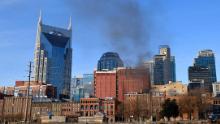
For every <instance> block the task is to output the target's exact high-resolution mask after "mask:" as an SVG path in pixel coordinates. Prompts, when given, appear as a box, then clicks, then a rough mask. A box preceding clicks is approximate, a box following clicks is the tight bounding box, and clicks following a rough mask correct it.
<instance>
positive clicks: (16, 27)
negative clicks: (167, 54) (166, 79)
mask: <svg viewBox="0 0 220 124" xmlns="http://www.w3.org/2000/svg"><path fill="white" fill-rule="evenodd" d="M50 2H51V1H50ZM50 2H43V1H40V2H33V3H31V2H26V3H25V2H24V0H21V2H19V1H16V0H14V2H7V1H6V0H5V1H3V2H1V3H0V14H1V15H2V16H3V17H2V20H0V24H1V25H2V26H1V27H2V28H1V29H0V38H1V45H0V56H1V60H3V61H1V62H0V73H1V77H0V85H1V86H2V85H3V86H4V85H5V86H9V85H13V84H14V82H15V80H26V79H27V78H26V77H25V76H26V75H27V74H26V70H27V66H26V65H27V64H28V61H29V60H33V58H34V54H33V52H34V45H35V36H36V24H37V20H38V16H39V11H40V9H42V16H43V20H45V21H46V23H47V24H51V25H55V26H58V27H67V25H65V26H64V25H63V24H67V22H68V20H69V16H70V15H72V18H73V22H72V25H73V33H72V35H73V40H72V44H73V45H72V47H73V62H72V63H73V67H72V70H73V74H72V77H73V75H76V74H83V73H92V72H93V70H94V68H95V67H96V65H97V61H98V59H99V58H100V56H101V55H102V54H103V53H104V52H107V51H114V50H113V49H112V48H106V47H103V46H105V45H106V43H103V42H101V41H102V40H106V39H105V37H103V36H101V34H100V30H99V28H98V29H95V28H96V26H95V25H97V23H95V25H94V26H92V25H91V24H89V23H88V22H86V21H82V18H80V16H79V15H77V14H74V13H73V12H72V9H70V8H69V7H68V5H67V3H65V2H62V1H56V2H54V3H53V4H51V5H49V4H50ZM140 3H143V5H144V4H146V2H144V1H141V0H140ZM186 3H192V5H189V4H181V2H179V3H177V2H175V1H172V0H170V1H169V2H167V3H164V2H162V1H161V2H160V4H159V5H162V8H163V9H164V11H162V14H159V15H158V14H157V15H156V16H160V15H162V16H161V17H159V18H160V19H161V18H162V19H165V22H163V23H165V24H164V25H165V26H164V25H163V26H161V27H162V30H161V31H163V30H165V33H162V35H161V38H155V40H154V41H156V43H155V44H154V43H153V45H152V44H151V45H150V46H151V47H150V49H151V50H152V52H153V53H152V55H155V54H156V53H157V52H158V47H159V45H163V44H168V45H169V46H170V48H171V49H172V55H174V56H175V57H176V75H177V80H181V81H183V82H184V83H188V76H187V68H188V66H190V65H192V63H193V59H194V58H195V57H196V56H197V53H198V51H201V50H203V49H212V50H213V51H214V53H215V54H216V55H215V57H216V71H217V77H218V74H219V67H220V66H219V65H220V56H219V55H218V53H220V50H218V45H216V44H218V40H220V38H219V37H218V29H219V26H220V17H219V16H216V15H217V14H218V12H219V11H220V10H219V9H218V6H217V5H218V4H217V3H218V2H217V1H214V2H213V3H211V2H210V3H209V2H201V3H199V4H200V5H198V1H197V2H189V1H187V2H186ZM34 4H36V5H37V6H36V7H33V6H34ZM44 4H45V5H44ZM196 5H197V6H196ZM207 5H209V7H207ZM58 6H60V7H59V11H54V10H55V9H54V8H57V7H58ZM180 6H182V7H183V8H186V7H188V10H187V9H183V8H181V7H180ZM195 6H196V7H195ZM198 6H200V7H198ZM14 7H15V8H14ZM157 7H158V6H157ZM178 7H180V8H178ZM13 9H14V10H13ZM27 10H28V11H27ZM189 11H191V13H189ZM6 12H8V13H7V14H5V13H6ZM163 16H165V17H163ZM61 18H62V19H61ZM14 20H16V23H14ZM81 21H82V22H81ZM157 21H158V20H157ZM159 22H161V20H160V21H159ZM181 24H182V25H181ZM98 27H100V26H98ZM88 29H89V30H94V29H95V31H94V32H91V31H88ZM166 30H168V31H166ZM89 33H91V34H89ZM157 41H158V42H157ZM163 41H168V42H163ZM91 43H92V44H91ZM194 44H195V45H194ZM91 47H92V48H91ZM114 52H115V51H114ZM116 52H117V51H116ZM88 55H89V56H88ZM119 55H120V53H119ZM120 56H121V55H120ZM121 58H122V59H123V57H121ZM183 58H184V60H183ZM85 60H86V61H85ZM87 60H89V62H90V63H89V64H88V63H87Z"/></svg>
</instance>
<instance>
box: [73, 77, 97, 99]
mask: <svg viewBox="0 0 220 124" xmlns="http://www.w3.org/2000/svg"><path fill="white" fill-rule="evenodd" d="M93 78H94V76H93V74H83V75H79V76H74V77H73V78H72V81H71V89H70V90H71V94H70V98H71V99H72V100H73V101H75V102H80V99H81V98H88V97H90V96H92V95H93V86H92V85H93Z"/></svg>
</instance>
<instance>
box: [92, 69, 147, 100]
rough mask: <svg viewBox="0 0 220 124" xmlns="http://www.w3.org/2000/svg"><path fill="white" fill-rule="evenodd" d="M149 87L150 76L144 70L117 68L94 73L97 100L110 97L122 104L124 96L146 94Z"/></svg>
mask: <svg viewBox="0 0 220 124" xmlns="http://www.w3.org/2000/svg"><path fill="white" fill-rule="evenodd" d="M150 86H151V84H150V75H149V72H148V70H146V69H134V68H117V69H116V70H112V71H95V72H94V95H95V97H97V98H101V99H104V98H106V97H112V98H115V99H117V100H118V101H120V102H123V101H124V94H127V93H146V92H149V90H150Z"/></svg>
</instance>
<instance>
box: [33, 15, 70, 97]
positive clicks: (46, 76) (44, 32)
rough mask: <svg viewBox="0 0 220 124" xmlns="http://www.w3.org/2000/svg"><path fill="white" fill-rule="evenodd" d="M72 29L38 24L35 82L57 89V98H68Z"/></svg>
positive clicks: (40, 22)
mask: <svg viewBox="0 0 220 124" xmlns="http://www.w3.org/2000/svg"><path fill="white" fill-rule="evenodd" d="M71 38H72V28H71V25H70V26H69V28H68V29H63V28H58V27H53V26H49V25H45V24H43V23H42V21H41V17H40V19H39V22H38V30H37V38H36V47H35V58H34V64H35V65H34V78H35V81H38V82H43V83H50V84H52V85H53V86H55V87H56V88H57V98H59V97H61V96H62V97H69V94H70V82H71V67H72V48H71Z"/></svg>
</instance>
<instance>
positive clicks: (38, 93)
mask: <svg viewBox="0 0 220 124" xmlns="http://www.w3.org/2000/svg"><path fill="white" fill-rule="evenodd" d="M28 86H29V82H28V81H16V82H15V86H14V87H0V93H3V94H5V95H9V96H27V90H28ZM29 93H30V94H29V95H31V96H32V97H45V96H46V97H48V98H54V97H55V95H56V88H55V87H53V86H52V85H51V84H41V83H37V82H35V81H31V82H30V91H29Z"/></svg>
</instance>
